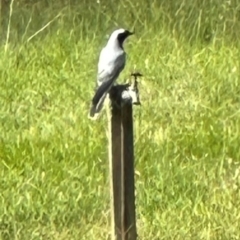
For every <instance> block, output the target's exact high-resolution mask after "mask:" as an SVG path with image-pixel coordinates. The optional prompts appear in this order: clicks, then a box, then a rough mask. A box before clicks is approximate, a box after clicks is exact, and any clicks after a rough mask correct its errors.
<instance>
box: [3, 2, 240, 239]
mask: <svg viewBox="0 0 240 240" xmlns="http://www.w3.org/2000/svg"><path fill="white" fill-rule="evenodd" d="M56 2H57V1H55V2H51V1H50V2H47V1H46V2H44V1H42V2H36V3H32V4H29V5H26V4H25V5H21V6H20V5H17V2H16V3H14V4H13V13H12V20H11V26H10V34H9V44H8V48H7V50H6V51H5V43H6V41H5V40H6V38H4V37H3V36H6V34H5V35H4V34H2V39H1V40H2V45H1V47H0V52H1V59H0V74H1V77H0V82H1V92H0V106H1V107H0V163H1V167H0V179H1V181H0V239H2V240H8V239H9V240H12V239H14V240H17V239H21V240H23V239H24V240H25V239H26V240H32V239H34V240H35V239H44V240H45V239H58V240H61V239H64V240H70V239H71V240H74V239H83V240H84V239H97V240H98V239H110V235H111V234H110V231H111V226H110V225H111V224H110V206H109V203H110V201H109V179H108V147H107V146H108V140H107V137H106V131H107V124H106V116H105V114H103V115H102V117H101V119H100V120H99V121H97V122H93V121H90V120H88V118H87V114H88V111H89V105H90V100H91V97H92V94H93V89H94V86H95V78H96V65H97V60H98V54H99V51H100V49H101V47H102V46H103V45H104V43H105V42H106V39H107V34H109V33H110V32H111V31H112V30H113V29H114V28H116V27H119V26H121V27H122V26H123V27H128V28H135V31H136V35H135V36H134V37H132V38H131V39H129V40H128V41H127V43H126V44H125V46H126V51H127V52H128V62H127V65H126V68H125V70H124V72H123V73H122V75H121V79H120V80H119V81H120V82H121V81H123V79H125V78H127V77H128V75H129V73H130V72H131V71H132V69H134V68H136V69H138V70H140V71H141V72H142V73H143V74H144V78H143V79H142V80H141V83H140V91H141V102H142V106H141V107H136V108H135V109H134V120H135V122H134V127H135V158H136V164H135V166H136V172H137V174H136V176H135V177H136V193H137V196H136V198H137V200H136V201H137V202H136V204H137V209H136V211H137V229H138V235H139V239H143V240H145V239H146V240H148V239H151V240H158V239H174V240H175V239H217V240H219V239H222V240H225V239H226V240H229V239H239V236H240V235H239V229H240V226H239V222H240V221H239V220H240V214H239V213H240V207H239V206H240V191H239V187H240V161H239V160H240V148H239V146H240V110H239V103H240V95H239V93H240V82H239V81H240V80H239V67H240V58H239V56H240V50H239V43H238V38H237V34H238V33H239V20H238V8H239V4H238V1H232V2H224V1H222V4H219V5H216V4H215V1H194V2H193V3H192V4H190V5H189V4H188V3H186V2H183V3H182V4H181V3H178V1H177V2H176V3H175V4H172V3H166V1H164V2H163V3H161V4H159V2H158V1H155V2H154V1H153V2H152V3H151V4H150V2H148V1H142V2H140V3H138V5H137V3H135V4H133V3H132V2H130V1H126V2H122V3H121V4H118V5H116V3H115V2H113V1H110V0H109V1H108V2H102V1H100V4H98V3H96V2H91V3H90V2H87V1H82V3H81V4H78V3H77V2H74V1H71V2H70V1H69V2H67V4H65V5H61V4H60V3H59V2H57V3H56ZM22 4H23V3H22ZM44 4H45V5H44ZM40 13H41V14H40ZM56 16H58V17H57V18H56V19H55V20H53V19H54V18H55V17H56ZM51 20H53V21H52V22H51V23H50V24H49V25H47V27H46V28H45V29H43V30H42V31H40V32H39V33H38V34H36V35H35V33H37V31H38V30H39V29H41V28H42V27H44V26H45V25H46V24H48V23H49V22H50V21H51ZM7 22H8V21H7ZM1 31H2V32H4V23H3V27H2V30H1ZM32 36H34V37H32ZM29 39H30V40H29Z"/></svg>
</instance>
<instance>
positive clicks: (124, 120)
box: [109, 79, 139, 240]
mask: <svg viewBox="0 0 240 240" xmlns="http://www.w3.org/2000/svg"><path fill="white" fill-rule="evenodd" d="M123 93H124V94H125V95H124V97H123ZM133 93H134V94H135V95H137V96H136V97H134V99H138V100H139V98H138V90H137V83H136V79H135V81H134V84H133V85H132V86H131V85H129V84H127V85H117V86H114V87H113V88H112V90H111V91H110V100H111V106H112V108H111V114H110V115H111V116H110V128H109V130H110V135H111V137H110V139H109V141H110V144H109V145H110V149H109V150H110V168H111V169H110V171H111V179H110V180H111V187H112V189H111V195H112V197H113V199H112V200H113V201H112V204H113V207H112V211H113V212H112V224H113V226H112V227H113V229H112V231H113V234H112V240H136V239H137V232H136V217H135V184H134V145H133V116H132V109H133V108H132V104H138V103H139V102H134V101H133V97H132V96H133Z"/></svg>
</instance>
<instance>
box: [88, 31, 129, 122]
mask: <svg viewBox="0 0 240 240" xmlns="http://www.w3.org/2000/svg"><path fill="white" fill-rule="evenodd" d="M133 34H134V32H131V31H129V30H126V29H123V28H120V29H117V30H115V31H113V33H112V34H111V35H110V37H109V39H108V42H107V44H106V46H105V47H104V48H103V49H102V50H101V52H100V56H99V61H98V72H97V88H96V91H95V94H94V96H93V98H92V103H91V109H90V112H89V117H90V118H95V117H96V116H97V115H98V114H99V112H100V111H101V109H102V107H103V103H104V100H105V98H106V96H107V94H108V92H109V90H110V89H111V87H112V86H113V84H114V83H115V82H116V80H117V78H118V76H119V74H120V73H121V72H122V70H123V69H124V67H125V62H126V52H125V51H124V48H123V43H124V41H125V40H126V39H127V38H128V37H129V36H130V35H133Z"/></svg>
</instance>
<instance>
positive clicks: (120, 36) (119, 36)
mask: <svg viewBox="0 0 240 240" xmlns="http://www.w3.org/2000/svg"><path fill="white" fill-rule="evenodd" d="M132 34H134V33H133V32H130V31H128V30H126V29H123V28H120V29H117V30H115V31H114V32H113V33H112V34H111V36H110V38H109V41H108V42H113V43H115V44H116V43H117V44H119V46H120V47H121V48H123V43H124V41H125V39H126V38H127V37H129V36H130V35H132Z"/></svg>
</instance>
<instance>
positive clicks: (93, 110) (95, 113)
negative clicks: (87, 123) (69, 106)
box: [89, 92, 107, 119]
mask: <svg viewBox="0 0 240 240" xmlns="http://www.w3.org/2000/svg"><path fill="white" fill-rule="evenodd" d="M106 96H107V92H106V93H104V94H103V96H102V97H101V99H100V100H99V102H98V103H97V104H94V103H92V106H91V109H90V112H89V117H90V118H93V119H95V118H97V116H98V114H99V113H100V111H101V110H102V108H103V104H104V100H105V98H106Z"/></svg>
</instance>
